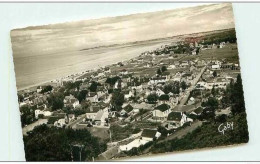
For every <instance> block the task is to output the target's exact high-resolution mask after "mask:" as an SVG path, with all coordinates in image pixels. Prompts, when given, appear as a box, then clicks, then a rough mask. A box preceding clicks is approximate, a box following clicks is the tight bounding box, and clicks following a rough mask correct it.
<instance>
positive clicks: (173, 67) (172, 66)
mask: <svg viewBox="0 0 260 164" xmlns="http://www.w3.org/2000/svg"><path fill="white" fill-rule="evenodd" d="M175 68H176V66H175V65H173V64H172V65H169V67H168V69H175Z"/></svg>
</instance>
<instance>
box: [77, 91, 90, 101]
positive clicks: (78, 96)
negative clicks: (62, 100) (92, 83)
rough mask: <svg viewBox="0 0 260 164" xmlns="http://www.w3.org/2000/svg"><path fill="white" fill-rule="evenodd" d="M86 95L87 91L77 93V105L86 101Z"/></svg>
mask: <svg viewBox="0 0 260 164" xmlns="http://www.w3.org/2000/svg"><path fill="white" fill-rule="evenodd" d="M87 94H88V91H87V90H82V91H80V92H79V93H78V95H77V99H78V100H79V103H81V102H82V100H85V99H86V96H87Z"/></svg>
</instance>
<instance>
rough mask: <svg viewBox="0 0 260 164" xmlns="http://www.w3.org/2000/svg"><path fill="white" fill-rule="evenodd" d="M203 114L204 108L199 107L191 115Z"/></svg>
mask: <svg viewBox="0 0 260 164" xmlns="http://www.w3.org/2000/svg"><path fill="white" fill-rule="evenodd" d="M202 112H203V108H202V107H198V108H197V109H195V110H194V111H192V112H191V113H190V115H195V116H200V115H201V113H202Z"/></svg>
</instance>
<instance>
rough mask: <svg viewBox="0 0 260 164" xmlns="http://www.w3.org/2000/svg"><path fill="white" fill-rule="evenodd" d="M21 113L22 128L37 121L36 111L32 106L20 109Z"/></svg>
mask: <svg viewBox="0 0 260 164" xmlns="http://www.w3.org/2000/svg"><path fill="white" fill-rule="evenodd" d="M20 112H21V122H22V127H24V126H25V125H28V124H31V123H32V122H33V121H34V120H35V117H34V110H33V109H32V108H31V107H30V106H28V105H24V106H22V107H21V108H20Z"/></svg>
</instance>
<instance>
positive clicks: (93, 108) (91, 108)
mask: <svg viewBox="0 0 260 164" xmlns="http://www.w3.org/2000/svg"><path fill="white" fill-rule="evenodd" d="M100 109H101V108H100V106H91V107H90V108H88V109H87V112H86V113H97V112H98V111H99V110H100Z"/></svg>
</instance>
